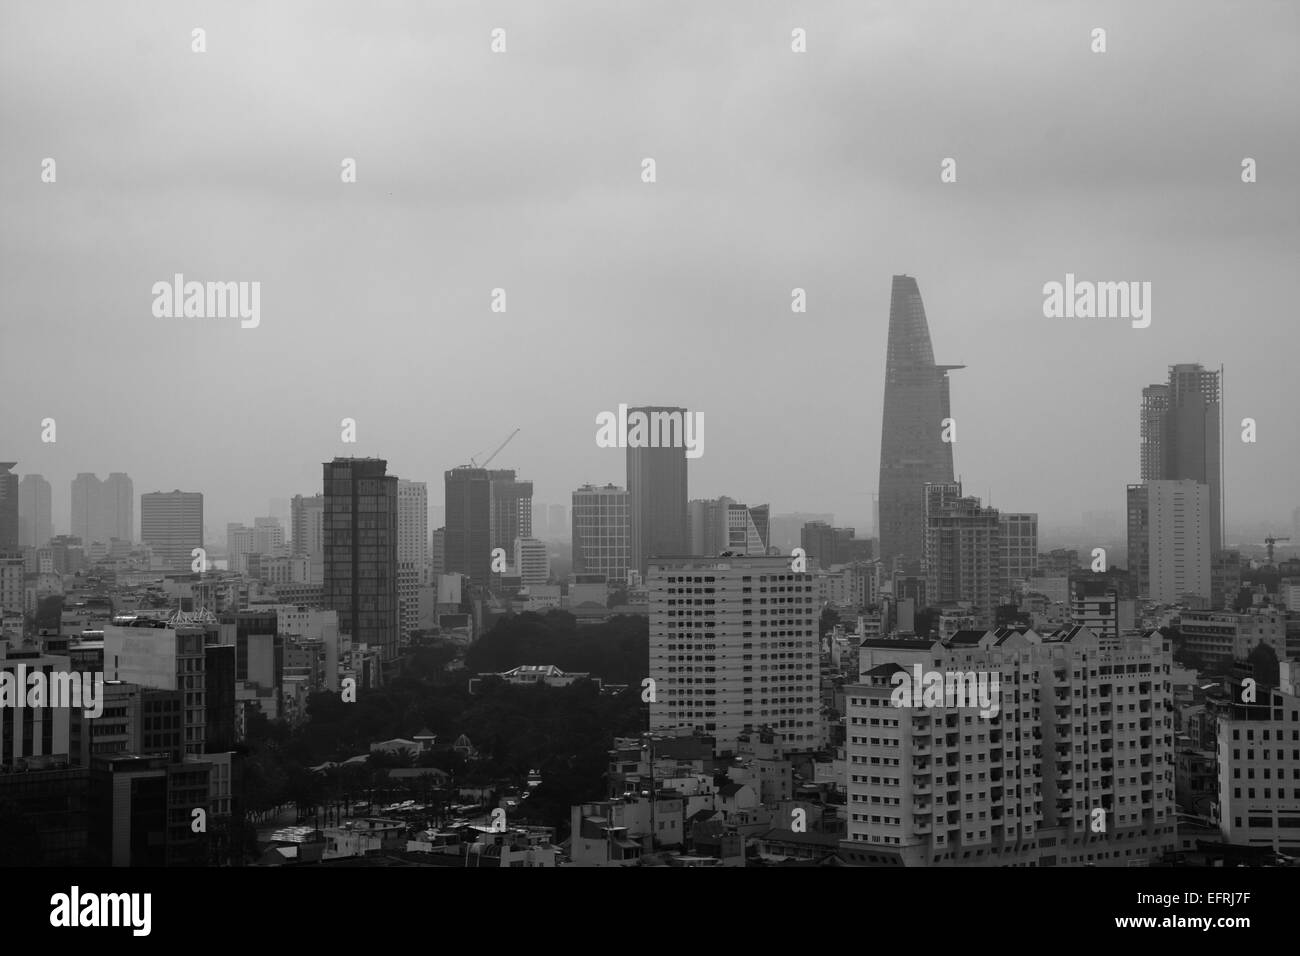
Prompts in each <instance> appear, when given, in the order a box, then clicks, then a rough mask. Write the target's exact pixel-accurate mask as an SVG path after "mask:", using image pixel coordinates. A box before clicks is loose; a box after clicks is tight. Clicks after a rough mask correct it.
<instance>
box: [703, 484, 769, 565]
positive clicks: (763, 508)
mask: <svg viewBox="0 0 1300 956" xmlns="http://www.w3.org/2000/svg"><path fill="white" fill-rule="evenodd" d="M768 510H769V509H768V506H767V505H759V506H758V507H756V508H750V507H749V505H743V504H740V503H739V502H737V501H735V500H733V499H731V498H727V497H725V496H724V497H722V498H696V499H695V500H694V501H691V502H689V503H688V504H687V506H686V523H687V528H688V529H689V534H690V538H689V541H690V553H691V554H694V555H700V556H703V557H709V558H713V557H717V556H718V555H720V554H722V553H723V552H725V551H730V552H731V553H732V554H758V555H763V554H767V535H768V524H769V523H768V519H767V515H768Z"/></svg>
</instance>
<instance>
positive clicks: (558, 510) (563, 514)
mask: <svg viewBox="0 0 1300 956" xmlns="http://www.w3.org/2000/svg"><path fill="white" fill-rule="evenodd" d="M546 523H547V524H548V525H549V526H550V533H551V534H552V535H554V536H556V537H558V538H563V537H564V536H565V534H567V533H568V531H569V516H568V509H567V508H565V507H564V505H548V506H547V508H546ZM1296 539H1297V540H1300V532H1298V533H1297V535H1296Z"/></svg>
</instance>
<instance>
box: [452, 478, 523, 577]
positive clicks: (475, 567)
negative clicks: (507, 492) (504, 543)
mask: <svg viewBox="0 0 1300 956" xmlns="http://www.w3.org/2000/svg"><path fill="white" fill-rule="evenodd" d="M444 480H445V488H446V502H447V503H446V507H447V526H446V528H445V529H444V533H443V552H444V553H443V564H444V568H445V573H447V574H464V575H466V576H467V577H469V579H470V580H471V581H472V582H473V583H474V584H476V585H478V586H480V587H485V586H487V585H488V584H489V583H490V582H491V580H492V578H491V573H492V480H491V478H490V477H489V475H488V471H487V469H486V468H468V467H462V468H453V469H452V470H451V471H448V472H447V473H446V474H445V476H444ZM506 553H507V554H509V552H508V551H507V552H506Z"/></svg>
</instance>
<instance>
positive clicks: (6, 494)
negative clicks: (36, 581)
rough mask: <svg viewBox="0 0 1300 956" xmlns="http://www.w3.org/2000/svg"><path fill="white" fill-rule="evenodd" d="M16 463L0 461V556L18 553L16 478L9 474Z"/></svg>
mask: <svg viewBox="0 0 1300 956" xmlns="http://www.w3.org/2000/svg"><path fill="white" fill-rule="evenodd" d="M17 464H18V462H16V461H0V554H5V553H9V552H12V553H14V554H16V553H17V552H18V546H19V538H20V537H21V535H20V534H19V527H18V513H19V508H18V476H17V475H15V474H13V473H12V472H11V469H12V468H13V467H14V466H15V465H17Z"/></svg>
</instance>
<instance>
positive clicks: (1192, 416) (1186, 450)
mask: <svg viewBox="0 0 1300 956" xmlns="http://www.w3.org/2000/svg"><path fill="white" fill-rule="evenodd" d="M1220 384H1221V380H1220V374H1219V373H1218V372H1216V371H1210V370H1207V369H1205V368H1203V367H1202V366H1200V365H1195V364H1185V365H1171V366H1170V367H1169V382H1168V384H1166V385H1150V386H1148V387H1147V388H1144V389H1143V390H1142V419H1141V421H1142V444H1141V466H1142V479H1143V480H1144V481H1181V480H1184V479H1190V480H1191V481H1196V482H1199V483H1201V484H1203V485H1207V486H1209V489H1210V490H1209V504H1208V508H1209V518H1210V538H1209V543H1210V550H1211V552H1214V551H1218V550H1220V549H1221V548H1222V547H1223V525H1222V520H1223V491H1222V487H1221V481H1220V478H1221V474H1222V461H1221V457H1222V454H1223V428H1222V421H1221V418H1220Z"/></svg>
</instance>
